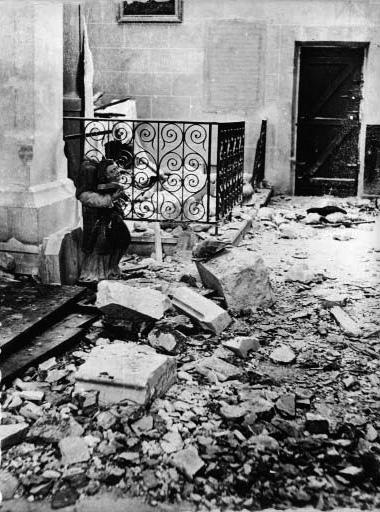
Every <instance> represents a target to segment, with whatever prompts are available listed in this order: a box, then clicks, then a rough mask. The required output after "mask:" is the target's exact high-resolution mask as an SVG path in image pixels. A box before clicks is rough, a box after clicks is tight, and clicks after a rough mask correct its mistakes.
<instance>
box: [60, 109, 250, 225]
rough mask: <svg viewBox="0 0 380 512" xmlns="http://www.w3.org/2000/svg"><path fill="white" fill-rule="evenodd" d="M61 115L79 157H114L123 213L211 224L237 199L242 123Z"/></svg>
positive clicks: (240, 181)
mask: <svg viewBox="0 0 380 512" xmlns="http://www.w3.org/2000/svg"><path fill="white" fill-rule="evenodd" d="M65 119H66V120H70V122H71V123H72V122H73V121H76V122H77V123H78V130H77V131H76V133H73V134H69V135H66V136H65V141H66V144H67V145H70V143H71V142H72V141H76V142H77V141H78V139H80V140H82V141H83V144H82V145H81V146H82V148H83V150H82V151H83V155H81V158H86V159H89V160H93V161H97V162H99V161H101V160H102V159H103V158H111V159H113V160H116V161H117V163H118V164H119V166H120V168H121V169H122V178H121V181H122V183H123V185H124V190H125V195H126V196H127V200H126V201H124V214H125V218H126V219H129V220H144V221H170V222H200V223H209V224H213V223H217V222H218V221H219V220H220V219H221V218H223V217H224V216H225V215H226V214H228V213H229V212H230V211H231V209H232V208H233V207H234V206H235V205H236V204H238V203H239V202H240V201H241V198H242V187H243V170H244V122H240V123H203V122H191V121H155V120H153V121H146V120H126V119H120V118H118V119H106V118H94V119H85V118H65ZM77 146H78V144H77ZM69 153H70V151H67V154H69Z"/></svg>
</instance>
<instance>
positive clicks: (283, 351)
mask: <svg viewBox="0 0 380 512" xmlns="http://www.w3.org/2000/svg"><path fill="white" fill-rule="evenodd" d="M269 357H270V359H271V360H272V361H273V362H274V363H282V364H289V363H292V362H293V361H294V360H295V358H296V355H295V353H294V352H293V350H292V349H291V348H290V347H288V346H287V345H281V347H278V348H276V349H274V350H273V352H271V353H270V355H269Z"/></svg>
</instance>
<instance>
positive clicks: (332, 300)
mask: <svg viewBox="0 0 380 512" xmlns="http://www.w3.org/2000/svg"><path fill="white" fill-rule="evenodd" d="M314 295H315V296H316V297H318V299H320V301H321V303H322V305H323V306H324V307H325V308H332V307H334V306H344V305H345V303H346V302H347V297H346V296H345V295H342V294H339V293H337V292H334V291H330V290H319V291H316V292H315V293H314Z"/></svg>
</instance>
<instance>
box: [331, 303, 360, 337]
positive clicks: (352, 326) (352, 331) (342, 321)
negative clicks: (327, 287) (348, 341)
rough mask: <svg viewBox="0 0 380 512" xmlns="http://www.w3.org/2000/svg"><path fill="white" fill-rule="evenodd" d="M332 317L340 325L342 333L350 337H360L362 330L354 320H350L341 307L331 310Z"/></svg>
mask: <svg viewBox="0 0 380 512" xmlns="http://www.w3.org/2000/svg"><path fill="white" fill-rule="evenodd" d="M330 311H331V314H332V316H333V317H334V318H335V320H336V321H337V323H338V324H339V325H340V327H341V329H342V331H343V332H344V333H345V334H347V335H348V336H360V334H361V329H360V327H359V326H358V324H357V323H356V322H354V320H352V318H350V317H349V316H348V315H347V313H346V312H345V311H343V309H342V308H340V307H339V306H334V307H333V308H332V309H331V310H330Z"/></svg>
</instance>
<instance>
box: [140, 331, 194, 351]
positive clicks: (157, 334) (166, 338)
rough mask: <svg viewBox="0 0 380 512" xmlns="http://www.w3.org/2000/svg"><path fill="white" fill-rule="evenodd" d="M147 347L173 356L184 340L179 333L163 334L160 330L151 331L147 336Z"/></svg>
mask: <svg viewBox="0 0 380 512" xmlns="http://www.w3.org/2000/svg"><path fill="white" fill-rule="evenodd" d="M148 341H149V345H150V346H151V347H153V348H155V349H156V350H158V351H160V352H164V353H165V354H169V355H174V354H177V353H178V350H179V348H180V347H181V345H184V343H185V341H186V338H185V336H184V335H183V334H182V333H180V332H179V331H176V330H173V331H171V332H165V331H163V330H161V329H153V331H151V332H150V333H149V334H148Z"/></svg>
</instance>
